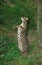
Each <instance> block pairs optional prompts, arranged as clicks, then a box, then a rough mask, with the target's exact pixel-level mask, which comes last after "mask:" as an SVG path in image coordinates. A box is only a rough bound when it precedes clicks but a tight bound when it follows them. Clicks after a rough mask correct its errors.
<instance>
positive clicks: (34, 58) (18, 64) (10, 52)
mask: <svg viewBox="0 0 42 65" xmlns="http://www.w3.org/2000/svg"><path fill="white" fill-rule="evenodd" d="M29 49H30V50H29V52H28V54H27V55H25V54H21V53H20V51H19V49H18V43H17V39H15V38H14V37H11V36H7V35H5V34H3V35H0V51H1V55H0V57H1V62H0V64H1V65H39V64H40V65H42V64H41V63H42V62H41V61H40V59H41V58H42V52H40V53H38V52H35V51H36V50H37V49H38V48H37V41H35V42H34V43H32V44H31V45H30V47H29ZM38 50H39V49H38ZM38 58H39V59H38Z"/></svg>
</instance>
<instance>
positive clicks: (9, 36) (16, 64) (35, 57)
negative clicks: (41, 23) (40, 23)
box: [0, 0, 42, 65]
mask: <svg viewBox="0 0 42 65" xmlns="http://www.w3.org/2000/svg"><path fill="white" fill-rule="evenodd" d="M1 3H2V4H1V5H0V6H1V7H0V11H1V12H0V13H1V17H0V21H1V22H0V65H42V50H41V49H39V48H38V42H37V40H35V41H34V42H32V44H30V46H29V51H28V54H27V55H25V54H22V53H21V52H20V51H19V49H18V42H17V38H16V31H17V30H14V29H13V27H14V26H16V25H19V24H20V23H21V21H20V18H21V16H26V17H28V18H29V23H28V24H29V25H28V28H29V30H31V31H32V29H36V22H35V21H34V18H35V14H36V10H37V8H36V5H35V4H34V2H33V1H32V0H14V1H13V0H11V3H13V4H14V7H10V6H8V5H7V4H6V3H4V2H3V0H1Z"/></svg>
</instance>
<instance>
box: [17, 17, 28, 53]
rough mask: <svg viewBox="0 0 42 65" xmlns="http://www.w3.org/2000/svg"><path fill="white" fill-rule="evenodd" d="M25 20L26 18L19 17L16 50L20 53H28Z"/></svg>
mask: <svg viewBox="0 0 42 65" xmlns="http://www.w3.org/2000/svg"><path fill="white" fill-rule="evenodd" d="M27 20H28V18H26V17H21V21H22V23H21V24H20V25H19V27H18V34H17V38H18V48H19V50H20V51H21V52H27V51H28V40H27V35H26V30H27Z"/></svg>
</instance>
